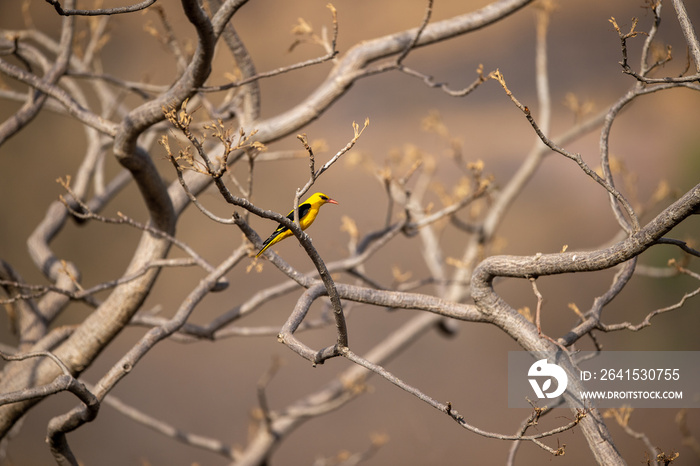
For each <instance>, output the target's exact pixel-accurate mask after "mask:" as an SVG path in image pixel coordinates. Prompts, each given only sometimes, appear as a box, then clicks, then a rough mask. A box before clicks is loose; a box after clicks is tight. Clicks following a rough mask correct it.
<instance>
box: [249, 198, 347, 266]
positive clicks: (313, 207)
mask: <svg viewBox="0 0 700 466" xmlns="http://www.w3.org/2000/svg"><path fill="white" fill-rule="evenodd" d="M326 203H330V204H337V203H338V202H337V201H335V200H333V199H331V198H330V197H328V196H326V195H325V194H323V193H316V194H314V195H313V196H311V197H310V198H308V199H307V200H305V201H304V202H303V203H302V204H299V225H300V226H301V229H302V230H306V229H307V228H308V227H309V226H310V225H311V224H312V223H314V220H316V216H317V215H318V210H319V209H320V208H321V206H322V205H323V204H326ZM287 218H288V219H289V220H291V221H294V211H293V210H292V211H291V212H289V215H287ZM292 235H293V233H292V230H290V229H289V228H287V227H286V226H284V225H282V224H281V223H280V224H279V226H278V227H277V229H276V230H275V231H273V232H272V234H271V235H270V237H269V238H267V239H266V240H265V242H264V243H263V245H262V248H261V249H260V252H258V253H257V254H256V255H255V257H260V255H261V254H262V253H263V252H265V250H266V249H267V248H269V247H270V246H272V245H273V244H276V243H279V242H280V241H282V240H283V239H285V238H287V237H289V236H292Z"/></svg>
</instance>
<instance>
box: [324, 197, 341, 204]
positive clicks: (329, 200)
mask: <svg viewBox="0 0 700 466" xmlns="http://www.w3.org/2000/svg"><path fill="white" fill-rule="evenodd" d="M326 202H328V203H329V204H338V201H336V200H335V199H331V198H330V197H329V198H328V200H327V201H326Z"/></svg>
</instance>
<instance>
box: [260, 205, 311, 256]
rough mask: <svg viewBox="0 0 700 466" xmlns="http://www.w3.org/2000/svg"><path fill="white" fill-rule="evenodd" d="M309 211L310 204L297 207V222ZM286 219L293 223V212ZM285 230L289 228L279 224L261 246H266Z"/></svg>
mask: <svg viewBox="0 0 700 466" xmlns="http://www.w3.org/2000/svg"><path fill="white" fill-rule="evenodd" d="M310 209H311V204H309V203H308V202H304V203H303V204H302V205H300V206H299V220H301V219H302V218H304V216H305V215H306V214H308V213H309V210H310ZM287 218H288V219H289V220H291V221H292V222H293V221H294V211H293V210H292V211H291V212H289V214H288V215H287ZM287 230H289V228H288V227H287V226H286V225H282V224H281V223H280V224H279V225H278V226H277V229H276V230H275V231H273V232H272V234H271V235H270V237H269V238H267V239H266V240H265V242H264V243H263V246H265V245H267V243H269V242H270V241H272V240H273V239H274V238H275V237H276V236H277V235H279V234H280V233H283V232H285V231H287Z"/></svg>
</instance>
